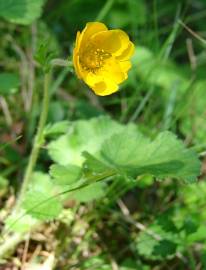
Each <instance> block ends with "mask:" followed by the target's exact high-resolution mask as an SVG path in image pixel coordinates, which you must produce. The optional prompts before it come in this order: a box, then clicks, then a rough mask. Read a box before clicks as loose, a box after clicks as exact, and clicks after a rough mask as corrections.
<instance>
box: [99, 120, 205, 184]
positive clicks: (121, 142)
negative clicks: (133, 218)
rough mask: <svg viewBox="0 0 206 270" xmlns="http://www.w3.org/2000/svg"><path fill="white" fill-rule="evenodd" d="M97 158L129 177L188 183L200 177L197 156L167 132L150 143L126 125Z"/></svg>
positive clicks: (107, 143) (108, 142)
mask: <svg viewBox="0 0 206 270" xmlns="http://www.w3.org/2000/svg"><path fill="white" fill-rule="evenodd" d="M101 156H102V158H103V160H105V161H106V162H107V163H108V165H109V164H110V165H111V166H113V167H115V168H117V169H118V170H119V171H120V172H122V173H124V172H127V173H128V174H132V175H133V176H137V175H142V174H152V175H154V176H155V177H158V178H165V177H173V178H178V179H183V180H185V181H188V182H192V181H194V180H196V178H197V176H198V175H199V173H200V162H199V160H198V157H197V155H196V154H195V153H194V152H193V151H192V150H190V149H186V147H185V146H184V144H183V143H182V142H181V141H180V140H178V139H177V138H176V136H175V135H173V134H172V133H170V132H167V131H166V132H162V133H160V134H159V135H158V136H157V137H156V139H155V140H153V141H150V140H149V139H147V138H145V137H144V136H143V135H142V134H140V133H139V132H138V131H137V130H136V129H135V127H134V126H132V125H130V126H128V127H127V128H126V129H125V131H123V132H121V133H119V134H115V135H113V136H112V137H111V138H109V139H108V140H106V141H105V143H104V145H103V146H102V150H101Z"/></svg>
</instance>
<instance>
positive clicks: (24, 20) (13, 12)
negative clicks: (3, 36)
mask: <svg viewBox="0 0 206 270" xmlns="http://www.w3.org/2000/svg"><path fill="white" fill-rule="evenodd" d="M44 2H45V1H44V0H6V1H5V0H0V16H1V17H3V18H4V19H6V20H8V21H10V22H13V23H17V24H25V25H27V24H30V23H32V22H33V21H34V20H35V19H37V18H39V17H40V16H41V13H42V7H43V4H44Z"/></svg>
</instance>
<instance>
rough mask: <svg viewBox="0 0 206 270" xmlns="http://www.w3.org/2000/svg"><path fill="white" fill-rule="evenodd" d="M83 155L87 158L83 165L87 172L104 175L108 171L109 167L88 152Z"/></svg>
mask: <svg viewBox="0 0 206 270" xmlns="http://www.w3.org/2000/svg"><path fill="white" fill-rule="evenodd" d="M82 155H83V156H84V157H85V162H84V164H83V167H84V171H85V172H92V173H94V172H95V173H103V172H105V171H107V170H108V166H106V164H104V163H103V162H101V161H100V160H98V159H97V158H95V157H94V156H92V155H91V154H89V153H88V152H86V151H85V152H83V153H82Z"/></svg>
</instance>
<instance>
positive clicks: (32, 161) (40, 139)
mask: <svg viewBox="0 0 206 270" xmlns="http://www.w3.org/2000/svg"><path fill="white" fill-rule="evenodd" d="M50 76H51V74H50V73H46V74H45V76H44V94H43V101H42V108H41V114H40V118H39V124H38V128H37V133H36V136H35V138H34V145H33V148H32V151H31V154H30V157H29V162H28V165H27V168H26V172H25V175H24V179H23V183H22V187H21V190H20V193H19V198H18V201H17V205H16V209H18V208H19V206H20V204H21V202H22V200H23V198H24V194H25V192H26V190H27V188H28V185H29V183H30V180H31V176H32V172H33V169H34V167H35V165H36V162H37V159H38V155H39V150H40V148H41V146H42V145H43V143H44V135H43V131H44V127H45V124H46V120H47V115H48V108H49V83H50Z"/></svg>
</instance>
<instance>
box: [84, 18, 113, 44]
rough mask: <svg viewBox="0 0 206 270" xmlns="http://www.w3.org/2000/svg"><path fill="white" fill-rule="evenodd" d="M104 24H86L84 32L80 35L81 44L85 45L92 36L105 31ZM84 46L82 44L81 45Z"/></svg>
mask: <svg viewBox="0 0 206 270" xmlns="http://www.w3.org/2000/svg"><path fill="white" fill-rule="evenodd" d="M107 30H108V29H107V27H106V25H105V24H103V23H100V22H89V23H87V24H86V26H85V28H84V30H83V31H82V33H81V41H80V42H81V43H86V42H87V41H88V39H90V38H91V37H92V36H93V35H94V34H96V33H98V32H102V31H107ZM83 45H84V44H83Z"/></svg>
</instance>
